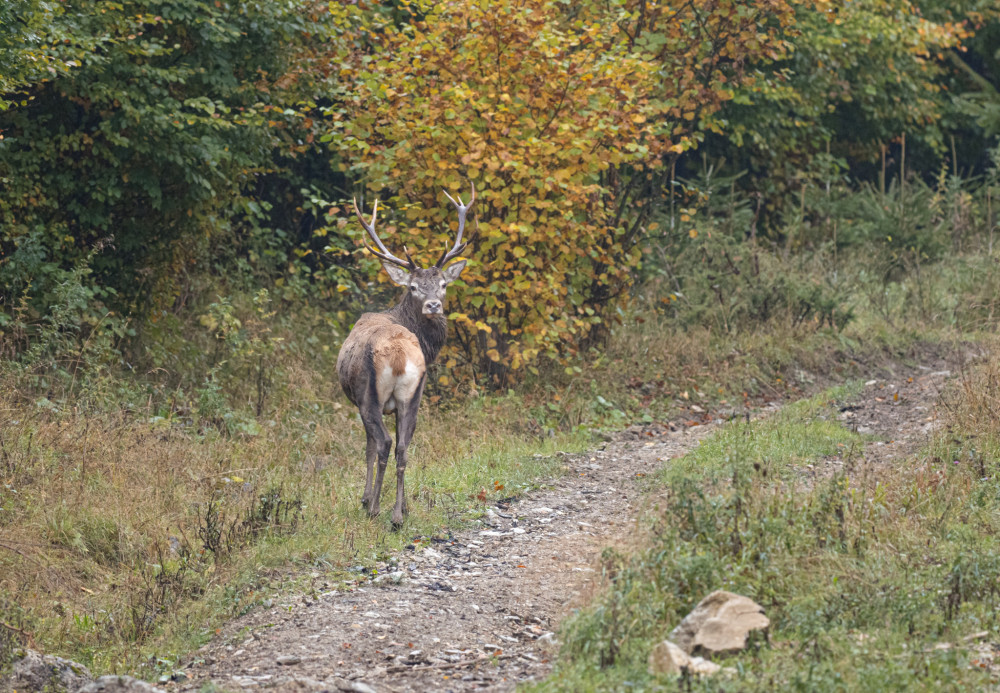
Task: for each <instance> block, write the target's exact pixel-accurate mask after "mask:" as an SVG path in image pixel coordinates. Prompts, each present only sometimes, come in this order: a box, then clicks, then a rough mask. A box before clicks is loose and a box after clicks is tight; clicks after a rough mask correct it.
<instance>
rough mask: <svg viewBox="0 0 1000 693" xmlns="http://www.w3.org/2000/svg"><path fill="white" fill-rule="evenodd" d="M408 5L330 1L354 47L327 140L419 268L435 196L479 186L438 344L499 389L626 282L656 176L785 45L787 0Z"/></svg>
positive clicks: (585, 326)
mask: <svg viewBox="0 0 1000 693" xmlns="http://www.w3.org/2000/svg"><path fill="white" fill-rule="evenodd" d="M405 7H406V8H407V9H408V10H409V12H410V13H411V14H410V16H409V17H408V18H407V20H406V21H403V22H398V23H397V24H396V25H387V24H385V23H380V24H376V23H375V22H374V21H373V20H372V19H371V18H370V17H369V18H367V19H365V18H364V17H363V16H362V15H361V14H360V13H358V11H357V10H355V9H352V8H351V7H349V6H346V5H345V6H334V7H333V9H332V11H334V12H335V13H338V12H339V13H342V15H343V16H342V21H343V22H344V23H350V22H351V21H356V22H362V23H364V22H366V29H367V31H368V34H367V39H368V41H369V44H368V45H367V47H363V48H362V47H359V48H358V49H357V50H356V51H355V52H354V53H352V54H351V55H350V56H348V57H347V58H346V59H345V61H344V63H343V66H342V69H341V78H342V80H343V84H344V97H343V101H342V102H340V103H339V104H338V106H337V108H335V109H331V111H330V112H331V116H332V118H333V133H332V135H331V139H332V141H333V143H334V145H335V147H336V148H337V149H338V151H339V152H340V153H341V155H342V156H343V158H344V159H345V160H346V161H348V162H349V164H348V166H349V168H350V170H351V172H352V173H353V174H354V175H356V176H357V177H358V178H360V180H361V181H362V182H363V184H364V185H365V186H366V187H367V188H369V189H370V190H371V191H372V192H374V193H375V194H376V195H378V196H380V197H381V198H382V200H383V204H385V206H386V207H387V208H391V209H392V210H393V213H392V214H391V215H387V217H386V223H387V226H386V227H385V228H386V231H387V233H386V241H387V243H391V244H395V245H396V246H397V247H399V246H401V245H403V244H406V245H407V246H408V247H409V248H410V249H411V252H413V253H415V254H419V256H420V257H422V258H424V262H425V263H426V262H429V261H430V260H431V259H433V258H434V257H436V253H437V252H439V248H438V246H439V245H440V244H441V243H443V242H446V240H447V239H446V236H447V231H446V228H447V227H448V225H449V224H453V223H454V221H453V219H452V218H451V217H452V216H453V213H452V210H451V206H450V205H449V204H447V203H446V201H445V200H444V197H443V196H442V195H441V194H440V189H441V188H442V187H444V188H446V189H448V190H449V191H451V192H452V193H460V192H464V191H467V190H468V187H469V181H470V180H471V181H473V182H474V183H475V185H476V190H477V195H478V201H477V203H476V208H475V210H476V213H477V217H478V226H479V236H478V238H477V239H476V241H475V242H474V243H473V246H471V247H474V250H473V252H472V262H471V263H470V268H469V270H467V271H466V273H465V274H464V276H463V278H464V279H465V282H466V284H467V286H466V287H465V288H464V290H459V291H457V292H456V297H455V299H453V304H452V305H453V309H454V313H453V314H452V316H451V318H452V322H453V325H454V326H455V328H456V329H455V330H454V332H455V333H457V338H456V339H455V346H454V347H453V351H454V353H453V354H452V356H455V357H458V358H462V359H463V360H464V361H465V362H466V363H469V364H471V365H472V366H473V367H474V369H475V373H476V376H477V378H478V379H480V380H485V381H487V382H489V383H491V384H492V385H494V386H496V385H502V384H504V383H505V382H506V380H507V379H508V377H509V376H510V375H511V372H512V371H513V372H517V371H519V370H520V369H522V368H524V367H528V368H532V367H533V366H532V365H531V364H532V362H533V361H534V360H535V359H536V358H537V357H539V355H548V356H550V357H552V358H555V359H560V358H562V357H565V356H566V355H568V354H572V353H574V352H575V351H576V350H578V349H579V347H580V346H581V344H583V343H584V342H585V340H586V338H587V337H588V336H589V335H591V334H592V330H593V329H594V326H595V325H597V324H599V323H600V322H601V320H602V319H603V318H605V317H606V313H607V308H608V306H610V305H613V304H614V303H615V302H616V301H617V300H620V299H621V298H622V297H623V296H624V295H626V294H625V292H626V290H627V287H628V285H629V278H630V272H631V270H633V269H634V268H635V267H636V265H637V264H638V263H639V261H640V259H641V253H640V252H639V250H638V246H637V245H636V241H637V240H638V238H639V237H640V236H641V233H642V231H643V229H644V224H645V223H646V220H647V219H648V217H649V215H650V214H651V212H652V211H653V209H654V207H655V204H656V201H657V200H658V199H659V197H660V195H659V193H661V192H662V188H663V185H664V177H663V176H664V172H665V171H668V170H669V167H670V163H671V162H672V160H673V159H674V158H675V157H676V156H677V155H678V154H679V153H680V152H683V151H685V150H686V149H688V148H690V147H692V146H694V145H695V143H696V142H697V140H698V139H699V138H700V132H701V130H700V128H701V127H702V123H703V122H708V121H705V116H706V115H709V114H711V113H713V112H715V111H716V110H718V108H719V107H720V106H721V104H722V103H724V102H725V101H726V100H727V99H729V98H731V96H732V89H733V87H734V86H735V85H737V84H741V83H743V81H744V80H746V79H747V76H746V74H747V73H746V71H745V69H744V68H745V66H746V65H747V64H748V63H749V62H751V61H753V60H757V59H762V58H769V57H775V56H777V55H779V54H780V53H781V52H782V51H783V50H784V48H785V47H784V43H783V41H782V40H781V39H780V32H781V29H782V27H783V25H784V24H785V23H786V22H787V21H788V19H789V18H790V17H791V14H790V10H789V7H788V2H786V0H764V1H759V0H758V1H755V2H751V1H750V0H730V1H728V2H724V1H720V0H687V1H685V2H680V1H679V0H678V1H671V2H666V3H662V4H658V3H650V2H635V3H632V2H623V3H618V4H615V3H611V4H608V3H593V4H590V3H586V2H583V3H569V4H564V3H561V2H553V1H551V0H524V1H521V2H496V1H486V0H480V1H478V2H473V1H469V2H461V1H458V2H443V3H436V4H433V5H427V6H426V7H425V6H422V5H419V4H410V5H406V6H405ZM393 222H394V223H395V224H396V226H395V227H393V225H392V224H393ZM435 227H436V228H437V229H438V233H429V232H428V230H429V229H430V228H435ZM393 230H395V233H392V232H393ZM354 233H359V231H358V230H357V229H355V230H354Z"/></svg>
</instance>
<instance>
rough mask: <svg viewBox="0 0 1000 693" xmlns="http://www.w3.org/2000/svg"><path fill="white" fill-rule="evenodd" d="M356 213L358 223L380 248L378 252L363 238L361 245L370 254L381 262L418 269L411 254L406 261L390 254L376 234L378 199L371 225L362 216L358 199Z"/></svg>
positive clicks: (355, 204)
mask: <svg viewBox="0 0 1000 693" xmlns="http://www.w3.org/2000/svg"><path fill="white" fill-rule="evenodd" d="M354 213H355V214H356V215H357V216H358V221H360V222H361V226H363V227H364V229H365V231H367V232H368V235H369V236H371V239H372V240H373V241H375V245H377V246H378V250H375V248H373V247H371V246H370V245H368V241H367V240H365V237H364V236H362V237H361V243H362V245H364V246H365V248H366V249H367V250H368V252H369V253H371V254H372V255H374V256H375V257H377V258H379V259H381V260H385V261H386V262H391V263H392V264H394V265H399V266H400V267H403V268H404V269H416V264H415V263H414V262H413V259H412V258H411V257H410V256H409V254H407V255H406V260H400V259H399V258H398V257H396V256H395V255H393V254H392V253H390V252H389V249H388V248H386V247H385V243H383V242H382V240H381V239H380V238H379V237H378V234H377V233H375V220H376V219H377V218H378V199H377V198H376V200H375V204H374V205H373V208H372V220H371V222H370V223H369V222H367V221H365V218H364V217H363V216H361V210H360V209H358V198H354ZM379 251H381V252H379Z"/></svg>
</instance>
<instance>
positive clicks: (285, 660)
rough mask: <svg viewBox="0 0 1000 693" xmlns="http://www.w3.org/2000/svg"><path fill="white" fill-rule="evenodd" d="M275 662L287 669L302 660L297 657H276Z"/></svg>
mask: <svg viewBox="0 0 1000 693" xmlns="http://www.w3.org/2000/svg"><path fill="white" fill-rule="evenodd" d="M275 661H276V662H278V664H281V665H282V666H286V667H288V666H291V665H293V664H298V663H299V662H301V661H302V658H301V657H299V656H298V655H282V656H281V657H278V659H276V660H275Z"/></svg>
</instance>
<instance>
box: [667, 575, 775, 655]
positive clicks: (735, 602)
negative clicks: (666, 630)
mask: <svg viewBox="0 0 1000 693" xmlns="http://www.w3.org/2000/svg"><path fill="white" fill-rule="evenodd" d="M770 624H771V622H770V620H768V618H767V616H765V615H764V607H762V606H761V605H760V604H758V603H757V602H755V601H754V600H752V599H750V598H749V597H744V596H742V595H739V594H733V593H732V592H726V591H724V590H717V591H715V592H712V593H711V594H710V595H708V596H707V597H705V598H704V599H702V600H701V602H699V604H698V606H696V607H695V608H694V611H692V612H691V613H690V614H688V615H687V616H685V617H684V620H683V621H681V622H680V625H678V626H677V627H676V628H674V630H673V632H672V633H671V634H670V639H671V640H673V641H674V642H675V643H677V645H678V646H679V647H680V648H681V649H682V650H684V651H685V652H686V653H688V654H693V653H695V652H699V651H703V652H708V653H711V654H714V653H722V652H738V651H739V650H742V649H743V648H744V647H746V644H747V636H748V635H749V634H750V632H751V631H755V630H762V629H764V628H767V627H768V626H769V625H770Z"/></svg>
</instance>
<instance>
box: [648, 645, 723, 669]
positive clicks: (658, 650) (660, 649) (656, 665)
mask: <svg viewBox="0 0 1000 693" xmlns="http://www.w3.org/2000/svg"><path fill="white" fill-rule="evenodd" d="M685 670H687V671H688V672H689V673H691V674H697V675H698V676H711V675H712V674H717V673H718V672H720V671H724V672H726V673H733V672H734V671H735V670H733V669H730V668H729V667H727V668H725V669H723V668H722V667H720V666H719V665H718V664H716V663H715V662H710V661H708V660H707V659H702V658H701V657H692V656H690V655H689V654H688V653H687V652H685V651H684V650H682V649H681V648H679V647H678V646H677V645H675V644H674V643H672V642H670V641H669V640H664V641H663V642H661V643H660V644H659V645H657V646H656V647H654V648H653V651H652V652H650V653H649V673H650V674H653V675H654V676H656V675H658V674H682V673H684V671H685Z"/></svg>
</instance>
